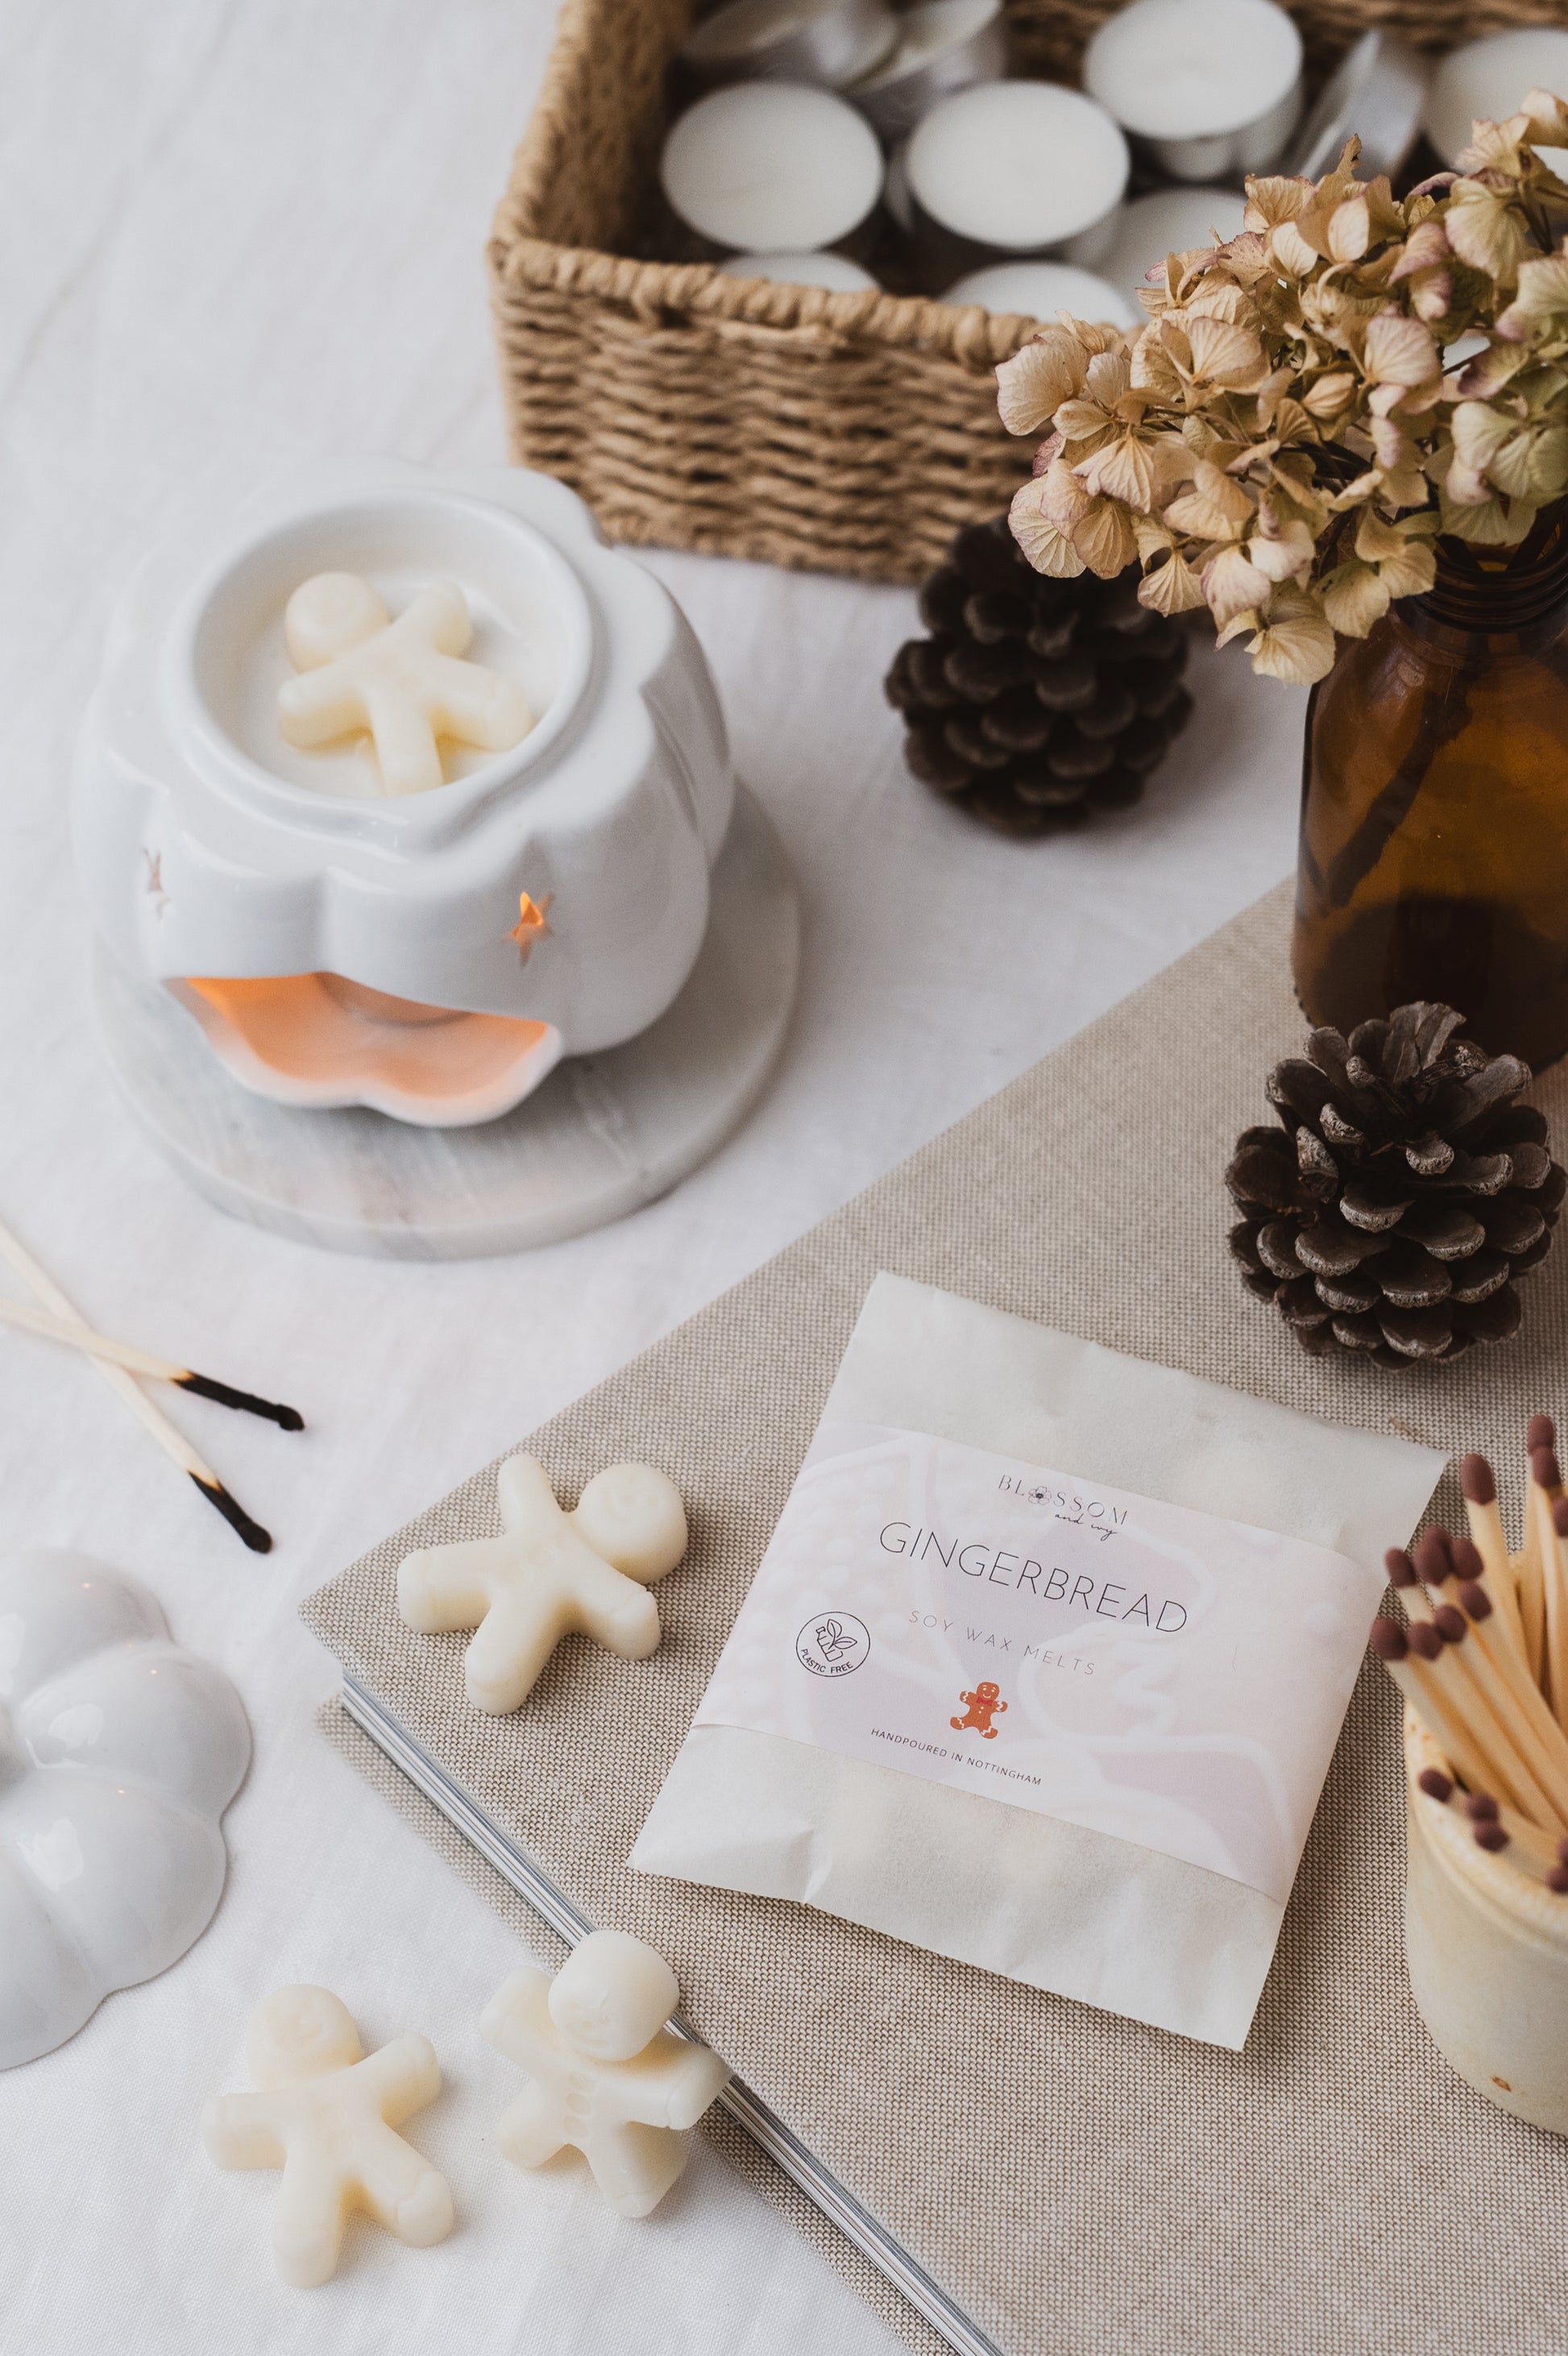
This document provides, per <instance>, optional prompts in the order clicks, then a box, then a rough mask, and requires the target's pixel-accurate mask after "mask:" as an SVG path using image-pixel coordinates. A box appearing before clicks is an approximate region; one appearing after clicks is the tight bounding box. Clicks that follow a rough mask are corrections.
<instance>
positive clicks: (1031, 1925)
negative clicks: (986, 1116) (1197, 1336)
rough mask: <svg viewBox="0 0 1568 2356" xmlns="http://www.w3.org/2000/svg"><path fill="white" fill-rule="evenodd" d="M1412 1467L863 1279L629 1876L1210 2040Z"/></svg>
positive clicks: (1295, 1852) (1306, 1805)
mask: <svg viewBox="0 0 1568 2356" xmlns="http://www.w3.org/2000/svg"><path fill="white" fill-rule="evenodd" d="M1443 1465H1444V1458H1443V1457H1442V1456H1441V1455H1440V1454H1438V1453H1437V1451H1434V1450H1432V1449H1426V1448H1420V1447H1415V1446H1412V1445H1411V1444H1409V1443H1408V1442H1406V1441H1403V1440H1393V1439H1384V1438H1382V1437H1380V1435H1378V1434H1375V1433H1370V1432H1365V1431H1350V1430H1340V1429H1338V1428H1337V1427H1335V1426H1331V1425H1327V1424H1323V1423H1319V1422H1317V1421H1316V1420H1315V1419H1312V1418H1311V1417H1307V1416H1303V1415H1298V1414H1296V1413H1294V1411H1293V1410H1291V1409H1289V1408H1280V1407H1275V1406H1273V1405H1270V1404H1268V1403H1266V1402H1264V1401H1262V1400H1259V1399H1252V1398H1244V1397H1242V1396H1240V1394H1238V1393H1235V1392H1231V1391H1228V1390H1224V1389H1221V1388H1220V1387H1219V1386H1217V1385H1216V1384H1213V1383H1208V1382H1202V1381H1199V1380H1198V1379H1197V1378H1196V1377H1195V1376H1190V1375H1185V1374H1181V1373H1177V1372H1176V1371H1174V1370H1172V1369H1171V1368H1169V1367H1164V1366H1155V1365H1146V1364H1144V1362H1143V1361H1141V1360H1139V1359H1135V1358H1128V1357H1123V1356H1122V1355H1119V1354H1118V1353H1117V1352H1115V1351H1112V1350H1106V1349H1101V1347H1099V1346H1098V1345H1097V1344H1094V1343H1091V1342H1080V1341H1077V1340H1075V1339H1073V1338H1072V1337H1071V1336H1070V1335H1068V1334H1065V1333H1053V1332H1051V1331H1049V1330H1048V1329H1047V1328H1046V1327H1043V1326H1039V1325H1035V1324H1031V1323H1028V1322H1027V1321H1026V1319H1023V1318H1020V1317H1013V1316H1008V1315H1006V1314H1004V1312H1001V1311H998V1310H994V1309H987V1308H983V1307H981V1306H980V1305H979V1304H977V1303H976V1302H973V1301H961V1300H959V1299H957V1298H955V1297H954V1296H953V1295H952V1294H950V1293H945V1292H940V1291H937V1290H934V1289H933V1288H931V1287H930V1286H928V1285H921V1284H912V1283H909V1282H908V1281H907V1280H904V1279H902V1278H899V1277H892V1276H880V1277H878V1278H877V1280H876V1281H875V1284H874V1285H873V1287H872V1289H871V1291H870V1293H869V1295H868V1296H867V1299H866V1302H865V1307H864V1309H863V1310H862V1312H861V1316H860V1320H859V1323H857V1325H856V1327H855V1330H854V1335H853V1336H852V1338H851V1341H850V1345H849V1348H848V1350H847V1352H846V1353H845V1355H844V1359H843V1365H841V1367H840V1369H839V1373H838V1376H837V1378H836V1380H835V1381H834V1384H833V1387H832V1392H831V1393H830V1395H829V1398H828V1402H827V1406H826V1408H825V1410H824V1413H823V1416H822V1422H821V1424H820V1425H819V1426H818V1429H817V1432H816V1436H815V1438H814V1440H813V1441H812V1443H811V1449H810V1451H809V1452H808V1454H807V1457H806V1460H805V1462H804V1464H803V1465H802V1466H801V1469H800V1474H799V1477H798V1478H797V1480H796V1483H795V1485H794V1488H793V1489H792V1490H791V1492H790V1494H789V1500H788V1502H787V1504H786V1505H785V1508H784V1511H783V1514H782V1515H780V1517H779V1524H778V1526H777V1527H776V1529H775V1531H774V1534H773V1537H772V1539H771V1540H770V1542H769V1545H768V1550H767V1552H766V1554H765V1555H764V1557H763V1559H762V1562H761V1565H760V1567H759V1569H758V1570H757V1576H756V1579H755V1580H754V1581H753V1583H752V1586H751V1590H750V1591H749V1593H748V1595H747V1597H746V1601H745V1603H744V1604H743V1605H742V1607H741V1610H740V1612H739V1614H738V1616H737V1618H736V1623H735V1626H734V1628H733V1630H732V1631H731V1633H730V1637H729V1641H728V1643H727V1644H725V1649H724V1652H723V1654H722V1655H721V1656H720V1658H719V1661H718V1664H717V1666H716V1667H715V1669H714V1675H713V1677H712V1679H711V1681H710V1683H709V1686H708V1689H707V1691H706V1693H705V1694H704V1696H703V1701H702V1703H701V1706H700V1707H699V1708H698V1711H697V1715H696V1719H695V1720H694V1722H693V1727H692V1730H691V1732H690V1733H689V1734H688V1736H687V1738H686V1740H685V1742H684V1744H683V1745H682V1749H681V1751H680V1752H679V1754H678V1756H677V1758H676V1760H675V1762H674V1765H673V1766H672V1768H671V1772H670V1774H669V1776H668V1777H667V1779H666V1781H665V1783H664V1785H663V1788H662V1790H661V1791H660V1794H659V1798H658V1800H657V1801H656V1803H655V1804H654V1807H653V1810H652V1813H651V1814H650V1816H649V1819H648V1821H647V1823H646V1824H645V1826H643V1829H642V1833H641V1836H640V1837H639V1841H638V1844H637V1847H636V1848H635V1849H634V1850H633V1852H632V1858H631V1862H632V1864H633V1866H634V1867H636V1868H638V1869H639V1870H641V1871H643V1872H647V1873H657V1874H670V1875H674V1876H677V1877H680V1878H682V1879H686V1880H691V1881H701V1882H704V1883H708V1884H711V1885H713V1886H714V1887H717V1888H720V1889H725V1890H746V1891H751V1892H754V1893H756V1894H757V1895H759V1896H765V1897H771V1898H788V1899H795V1900H799V1901H802V1902H803V1903H805V1904H808V1905H812V1906H818V1907H821V1908H822V1909H823V1910H824V1911H825V1912H829V1913H832V1914H838V1915H841V1916H843V1918H845V1919H846V1920H847V1921H849V1922H860V1923H865V1924H866V1925H867V1926H868V1927H870V1928H871V1929H874V1930H877V1931H883V1932H886V1933H890V1934H892V1935H893V1936H895V1937H897V1938H900V1939H908V1940H909V1941H911V1942H913V1943H914V1944H917V1945H918V1946H922V1947H927V1948H930V1949H933V1950H934V1951H935V1952H936V1953H937V1954H945V1955H951V1956H953V1957H955V1958H956V1959H958V1960H960V1961H961V1962H964V1963H969V1964H975V1965H981V1966H983V1968H985V1969H988V1970H991V1971H996V1972H1003V1973H1005V1974H1007V1975H1008V1976H1011V1977H1012V1978H1015V1979H1018V1980H1023V1981H1026V1982H1027V1983H1028V1984H1029V1985H1030V1986H1032V1987H1041V1988H1048V1989H1051V1990H1054V1991H1055V1992H1056V1993H1057V1994H1058V1995H1061V1996H1069V1997H1079V1998H1080V1999H1081V2000H1082V2001H1084V2002H1086V2003H1089V2004H1097V2005H1101V2006H1104V2007H1105V2008H1107V2009H1109V2010H1111V2011H1113V2012H1120V2013H1124V2014H1126V2015H1128V2016H1129V2017H1130V2018H1132V2019H1135V2020H1142V2021H1147V2022H1149V2023H1151V2024H1152V2025H1154V2026H1155V2027H1157V2028H1162V2029H1177V2030H1180V2031H1181V2032H1182V2033H1184V2034H1185V2035H1187V2036H1189V2037H1197V2038H1202V2039H1205V2040H1208V2041H1209V2042H1212V2043H1214V2044H1219V2045H1225V2046H1229V2047H1231V2048H1233V2049H1234V2048H1239V2047H1240V2045H1241V2043H1242V2042H1243V2040H1244V2039H1245V2037H1246V2034H1247V2029H1248V2027H1249V2025H1250V2023H1251V2018H1252V2014H1253V2011H1254V2009H1255V2008H1256V2005H1257V2001H1258V1997H1259V1995H1260V1993H1261V1991H1262V1985H1263V1980H1264V1978H1265V1976H1266V1975H1267V1972H1268V1968H1269V1964H1270V1961H1271V1959H1272V1957H1273V1950H1274V1943H1275V1940H1276V1938H1277V1936H1278V1933H1279V1928H1280V1923H1281V1921H1282V1919H1283V1913H1284V1907H1285V1901H1286V1900H1287V1898H1288V1897H1289V1894H1290V1888H1291V1883H1292V1881H1293V1879H1294V1874H1295V1869H1296V1866H1297V1863H1298V1861H1299V1859H1300V1856H1301V1851H1302V1847H1303V1846H1304V1844H1305V1839H1306V1835H1307V1830H1308V1827H1309V1826H1310V1824H1311V1822H1312V1816H1313V1812H1314V1810H1315V1808H1316V1804H1317V1799H1318V1794H1319V1793H1320V1791H1321V1789H1322V1786H1323V1781H1324V1777H1325V1775H1326V1772H1327V1770H1328V1762H1329V1759H1330V1757H1331V1755H1332V1753H1333V1750H1334V1746H1335V1743H1336V1741H1337V1738H1338V1734H1339V1729H1340V1725H1341V1722H1342V1720H1343V1718H1344V1715H1345V1710H1346V1708H1347V1706H1348V1702H1349V1698H1350V1693H1351V1689H1352V1687H1354V1685H1355V1682H1356V1676H1357V1674H1358V1671H1359V1665H1360V1661H1361V1656H1362V1653H1363V1650H1364V1648H1365V1643H1366V1636H1367V1629H1368V1626H1369V1622H1370V1621H1371V1618H1372V1616H1373V1614H1374V1612H1376V1610H1377V1606H1378V1602H1379V1599H1380V1596H1381V1594H1382V1591H1383V1587H1384V1575H1383V1572H1382V1569H1380V1563H1381V1558H1382V1553H1383V1549H1384V1548H1385V1547H1387V1546H1389V1545H1390V1544H1391V1543H1395V1542H1398V1541H1400V1540H1402V1539H1403V1538H1404V1537H1407V1536H1408V1534H1409V1532H1410V1531H1411V1529H1412V1527H1413V1526H1414V1525H1415V1523H1416V1521H1417V1520H1418V1519H1419V1518H1420V1515H1421V1512H1422V1509H1423V1506H1424V1505H1425V1503H1426V1500H1427V1498H1428V1497H1429V1496H1430V1494H1431V1493H1432V1490H1433V1487H1434V1483H1435V1482H1436V1480H1437V1477H1438V1474H1439V1473H1440V1472H1441V1471H1442V1469H1443Z"/></svg>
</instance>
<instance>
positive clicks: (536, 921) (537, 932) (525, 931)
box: [510, 892, 555, 965]
mask: <svg viewBox="0 0 1568 2356" xmlns="http://www.w3.org/2000/svg"><path fill="white" fill-rule="evenodd" d="M554 897H555V894H553V892H546V894H544V897H543V899H542V900H535V899H533V898H532V896H531V895H530V894H528V893H527V892H521V893H520V894H518V910H519V914H518V919H517V922H516V924H515V925H514V926H512V928H511V933H510V938H511V939H512V940H514V941H515V942H516V943H517V960H518V963H519V964H520V965H526V964H527V963H528V960H529V958H530V956H531V955H532V952H533V950H534V949H535V948H537V947H538V946H539V943H540V942H541V941H542V939H543V938H544V936H545V934H546V933H547V932H548V931H549V930H550V927H549V926H548V925H547V924H546V923H545V921H544V919H545V917H546V916H547V915H548V914H549V910H550V903H551V902H552V900H553V898H554Z"/></svg>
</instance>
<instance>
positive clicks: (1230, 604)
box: [1202, 541, 1273, 629]
mask: <svg viewBox="0 0 1568 2356" xmlns="http://www.w3.org/2000/svg"><path fill="white" fill-rule="evenodd" d="M1247 545H1248V548H1251V547H1253V546H1255V545H1256V542H1255V541H1249V542H1248V544H1247ZM1202 583H1203V594H1204V597H1205V599H1206V600H1207V602H1208V610H1209V612H1210V613H1211V614H1212V615H1213V616H1214V618H1215V620H1216V622H1218V623H1219V626H1220V628H1221V629H1223V628H1224V627H1225V626H1226V624H1227V623H1229V622H1233V621H1234V620H1235V619H1236V617H1237V616H1238V615H1239V614H1251V613H1255V612H1256V611H1258V610H1259V609H1260V608H1261V607H1262V605H1265V604H1266V603H1267V600H1268V596H1269V592H1270V590H1271V588H1272V587H1273V584H1272V582H1271V581H1270V579H1269V576H1268V574H1267V573H1260V572H1259V570H1258V568H1257V566H1256V565H1254V564H1252V563H1251V562H1249V561H1248V555H1247V550H1246V549H1242V548H1240V547H1237V548H1222V549H1221V550H1220V551H1219V553H1218V554H1217V555H1215V556H1212V557H1211V558H1210V559H1209V561H1208V563H1207V564H1206V565H1205V566H1204V568H1203V573H1202Z"/></svg>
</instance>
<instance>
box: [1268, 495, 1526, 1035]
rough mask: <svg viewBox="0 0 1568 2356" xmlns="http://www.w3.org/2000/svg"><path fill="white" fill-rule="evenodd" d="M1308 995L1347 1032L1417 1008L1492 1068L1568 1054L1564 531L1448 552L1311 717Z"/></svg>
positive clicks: (1301, 885)
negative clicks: (1474, 1047)
mask: <svg viewBox="0 0 1568 2356" xmlns="http://www.w3.org/2000/svg"><path fill="white" fill-rule="evenodd" d="M1294 969H1295V984H1296V991H1297V994H1298V996H1299V997H1300V999H1301V1002H1302V1005H1303V1007H1304V1009H1305V1012H1306V1013H1307V1015H1308V1017H1309V1018H1310V1020H1311V1021H1313V1022H1314V1023H1333V1024H1334V1025H1335V1026H1336V1027H1337V1029H1339V1030H1342V1031H1348V1030H1349V1029H1351V1028H1352V1027H1353V1025H1354V1024H1356V1023H1359V1022H1362V1021H1364V1020H1365V1019H1366V1018H1367V1017H1368V1016H1369V1015H1374V1014H1387V1013H1388V1012H1390V1010H1391V1008H1393V1007H1395V1006H1399V1005H1402V1004H1403V1003H1404V1002H1405V1001H1407V1000H1410V999H1414V998H1430V999H1441V1000H1443V1001H1445V1002H1446V1003H1447V1004H1448V1005H1450V1006H1456V1007H1458V1008H1459V1009H1460V1011H1461V1012H1463V1013H1464V1014H1465V1015H1466V1016H1467V1017H1468V1020H1469V1030H1470V1035H1471V1036H1472V1037H1473V1038H1474V1039H1476V1040H1477V1042H1478V1043H1479V1044H1481V1045H1482V1046H1484V1047H1486V1048H1487V1049H1488V1050H1489V1051H1490V1052H1491V1053H1492V1054H1494V1055H1496V1054H1499V1053H1502V1052H1505V1051H1508V1052H1511V1053H1512V1054H1514V1055H1522V1056H1523V1057H1524V1058H1525V1060H1526V1061H1527V1062H1528V1063H1530V1064H1531V1065H1532V1066H1534V1067H1535V1068H1536V1070H1538V1071H1539V1070H1540V1069H1541V1067H1542V1066H1544V1065H1547V1064H1551V1063H1554V1062H1555V1061H1556V1059H1557V1057H1558V1056H1559V1055H1563V1054H1564V1053H1565V1052H1568V520H1565V519H1564V518H1563V516H1562V515H1561V514H1560V513H1555V512H1554V513H1553V514H1552V515H1551V516H1549V517H1542V518H1541V519H1539V520H1538V522H1537V525H1536V527H1535V530H1533V531H1532V533H1531V534H1530V538H1529V539H1528V540H1527V541H1524V542H1523V543H1522V544H1521V546H1520V548H1519V549H1518V550H1517V551H1503V550H1490V549H1487V550H1483V549H1475V548H1470V547H1466V546H1464V545H1462V544H1460V543H1458V542H1455V541H1440V542H1439V543H1438V570H1437V579H1436V582H1435V584H1434V586H1433V588H1432V590H1431V591H1430V592H1429V594H1427V595H1425V596H1423V597H1412V598H1406V599H1404V600H1403V601H1402V603H1401V604H1399V605H1395V606H1393V607H1392V608H1391V611H1390V612H1389V613H1388V614H1386V615H1385V616H1383V618H1382V620H1381V621H1380V622H1379V623H1378V624H1377V625H1376V626H1374V628H1373V630H1372V632H1371V635H1370V636H1369V637H1366V638H1351V639H1348V640H1346V641H1345V642H1344V643H1343V644H1342V646H1341V648H1340V651H1339V656H1338V659H1337V662H1336V663H1335V666H1334V669H1332V670H1331V671H1330V672H1329V674H1328V676H1327V677H1326V679H1324V680H1320V681H1319V683H1318V684H1317V686H1316V687H1315V688H1314V690H1313V691H1312V701H1311V702H1310V704H1309V705H1308V707H1307V719H1306V753H1305V764H1304V769H1303V777H1302V809H1301V851H1300V862H1299V866H1298V870H1297V890H1296V916H1295V946H1294Z"/></svg>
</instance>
